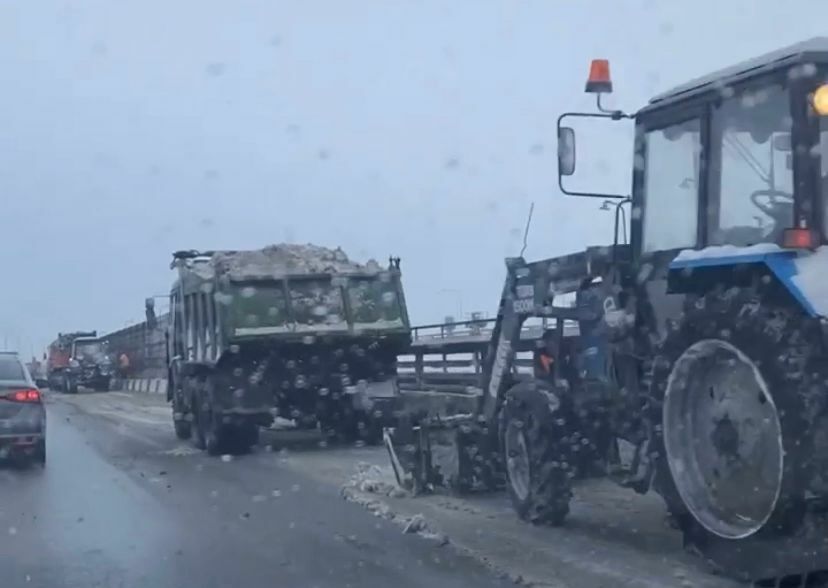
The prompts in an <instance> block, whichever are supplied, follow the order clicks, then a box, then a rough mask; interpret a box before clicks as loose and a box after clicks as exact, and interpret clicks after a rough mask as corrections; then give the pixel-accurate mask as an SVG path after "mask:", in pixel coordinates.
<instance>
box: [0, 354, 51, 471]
mask: <svg viewBox="0 0 828 588" xmlns="http://www.w3.org/2000/svg"><path fill="white" fill-rule="evenodd" d="M0 458H13V459H27V460H30V461H33V462H36V463H39V464H40V465H42V466H43V465H46V409H45V408H44V407H43V400H42V397H41V395H40V390H38V389H37V386H35V383H34V380H32V376H31V374H29V370H28V369H27V368H26V366H25V365H24V363H23V361H21V359H20V357H18V355H17V354H16V353H13V352H5V351H4V352H0Z"/></svg>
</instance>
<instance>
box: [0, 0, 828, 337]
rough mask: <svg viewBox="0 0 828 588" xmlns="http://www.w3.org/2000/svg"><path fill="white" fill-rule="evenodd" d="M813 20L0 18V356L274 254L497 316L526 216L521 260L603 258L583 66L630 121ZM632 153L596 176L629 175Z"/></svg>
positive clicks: (503, 15) (419, 3)
mask: <svg viewBox="0 0 828 588" xmlns="http://www.w3.org/2000/svg"><path fill="white" fill-rule="evenodd" d="M826 22H828V2H825V1H824V0H814V1H807V0H789V1H787V2H781V1H778V2H777V1H768V0H752V1H748V0H727V1H721V0H718V1H711V0H697V1H695V2H677V1H674V0H661V1H656V0H649V1H645V0H576V1H570V2H564V1H554V0H536V1H529V0H498V1H495V0H442V1H440V0H407V1H404V0H396V1H394V0H349V1H346V0H326V1H323V0H302V2H288V1H287V0H282V1H277V0H270V1H258V2H254V1H243V0H234V1H229V0H186V1H185V0H177V1H172V2H171V1H169V0H166V1H163V2H162V1H155V0H141V1H133V0H122V1H119V2H114V1H112V0H83V1H76V2H49V1H45V0H44V1H41V2H29V1H24V0H19V1H12V0H3V1H2V3H0V60H2V66H0V88H2V92H0V117H1V118H2V126H1V127H0V128H2V132H0V141H2V146H3V149H2V157H0V190H2V198H3V200H2V202H3V209H4V211H5V214H4V215H3V220H2V222H3V228H2V233H0V235H2V237H0V238H1V239H2V243H3V246H2V247H0V264H1V266H2V267H3V269H4V275H5V276H6V280H5V285H4V287H3V289H2V292H3V304H2V305H0V336H3V335H6V336H7V337H8V338H9V340H10V341H19V343H20V345H21V347H22V348H23V351H25V352H28V351H29V348H30V347H35V349H36V350H41V349H42V347H43V346H44V345H45V344H46V343H48V341H49V340H51V339H52V338H53V336H54V334H55V333H56V332H57V331H59V330H74V329H81V328H82V329H87V328H96V329H98V330H99V331H109V330H113V329H116V328H120V327H122V326H124V324H125V323H126V322H128V321H130V320H134V319H138V318H140V317H141V315H142V312H143V310H142V307H143V300H144V298H145V296H147V295H150V294H157V293H163V292H165V291H167V290H168V288H169V284H170V282H171V280H172V278H173V276H172V274H171V272H170V270H169V269H168V264H169V260H170V252H171V251H173V250H175V249H191V248H203V249H208V248H248V247H250V248H252V247H259V246H262V245H265V244H268V243H274V242H280V241H286V240H287V241H298V242H308V241H310V242H315V243H319V244H323V245H329V246H336V245H341V246H342V247H343V248H344V249H345V250H346V251H347V252H348V253H349V254H350V255H351V256H352V257H356V258H365V257H369V256H373V257H377V258H381V259H382V258H386V257H387V256H388V254H390V253H393V254H395V255H400V256H401V257H402V258H403V266H402V267H403V270H404V285H405V288H406V293H407V298H408V302H409V305H410V312H411V315H412V319H413V320H414V321H415V322H423V321H432V320H439V319H441V318H442V317H443V316H444V315H445V314H457V312H458V311H459V308H458V307H459V306H460V304H462V306H463V310H464V311H469V310H473V309H479V310H485V311H489V312H493V311H494V309H495V307H496V304H497V300H498V296H499V292H500V287H501V283H502V279H503V273H504V271H503V257H504V256H506V255H513V254H516V253H517V252H518V251H519V250H520V241H521V233H522V227H523V224H524V222H525V218H526V214H527V210H528V207H529V203H530V202H531V201H534V202H535V203H536V208H535V217H534V222H533V227H532V232H531V236H530V242H529V247H528V251H527V256H528V257H532V258H538V257H545V256H550V255H555V254H561V253H566V252H570V251H574V250H577V249H579V248H581V247H583V246H584V245H587V244H601V243H606V242H609V241H610V240H611V238H612V234H611V215H610V213H607V212H601V211H599V210H598V205H599V204H600V203H597V202H595V201H583V200H575V199H568V198H564V197H562V196H561V195H560V194H559V193H558V191H557V188H556V166H555V162H554V151H555V143H554V136H555V133H554V125H555V119H556V117H557V116H558V114H559V113H560V112H562V111H563V110H566V109H571V108H589V107H591V101H590V100H589V99H588V97H586V96H585V95H584V94H583V84H584V79H585V76H586V72H587V68H588V63H589V60H590V59H591V58H593V57H607V58H609V59H610V60H611V63H612V69H613V72H612V73H613V78H614V82H615V89H616V92H615V95H614V96H613V101H614V104H615V105H618V106H621V107H624V108H625V109H629V110H634V109H636V108H638V107H640V106H641V105H642V104H643V103H644V102H645V101H646V100H647V98H648V96H650V95H651V94H653V93H655V92H657V91H659V90H662V89H664V88H666V87H669V86H671V85H673V84H675V83H678V82H681V81H683V80H685V79H686V78H688V77H693V76H697V75H700V74H704V73H706V72H707V71H708V70H710V69H712V68H717V67H720V66H725V65H728V64H730V63H732V62H735V61H739V60H741V59H744V58H747V57H751V56H752V55H754V54H756V53H760V52H764V51H767V50H772V49H774V48H777V47H780V46H783V45H786V44H790V43H793V42H796V41H799V40H802V39H805V38H809V37H812V36H816V35H819V34H822V33H824V32H825V28H824V27H825V23H826ZM626 139H627V131H626V130H625V129H624V128H620V127H619V128H615V129H612V128H610V129H607V132H606V140H605V142H604V144H603V148H604V152H603V153H602V154H601V159H600V160H599V161H598V162H597V164H596V165H597V168H596V169H598V170H600V173H601V175H603V176H606V177H607V178H609V179H611V180H617V178H626V177H627V175H626V174H625V172H624V170H625V169H626V168H627V167H629V162H630V147H629V144H628V143H627V141H626ZM580 147H581V148H582V149H586V148H587V147H586V146H585V145H583V144H582V145H580ZM621 183H622V185H619V186H617V189H618V190H622V191H626V190H628V186H627V185H624V182H623V181H622V182H621Z"/></svg>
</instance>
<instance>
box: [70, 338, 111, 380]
mask: <svg viewBox="0 0 828 588" xmlns="http://www.w3.org/2000/svg"><path fill="white" fill-rule="evenodd" d="M66 375H67V376H68V378H67V379H68V382H69V388H68V389H67V390H66V391H73V392H74V391H77V388H78V386H83V387H84V388H91V389H93V390H97V391H99V392H103V391H106V390H109V388H110V387H111V384H112V378H113V377H115V365H114V364H113V362H112V358H111V357H110V355H109V353H108V344H107V342H106V341H103V340H101V339H98V338H95V337H78V338H76V339H75V340H74V341H72V354H71V357H70V359H69V368H68V370H67V371H66Z"/></svg>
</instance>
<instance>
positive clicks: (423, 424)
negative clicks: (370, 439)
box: [383, 414, 503, 495]
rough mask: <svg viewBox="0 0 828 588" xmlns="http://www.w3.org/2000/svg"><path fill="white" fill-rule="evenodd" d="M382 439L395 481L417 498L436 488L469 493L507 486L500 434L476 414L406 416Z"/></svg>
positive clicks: (385, 433)
mask: <svg viewBox="0 0 828 588" xmlns="http://www.w3.org/2000/svg"><path fill="white" fill-rule="evenodd" d="M383 441H384V443H385V448H386V450H387V451H388V456H389V458H390V460H391V466H392V468H393V469H394V475H395V477H396V479H397V483H398V484H399V485H400V486H401V487H403V488H405V489H406V490H408V491H410V492H412V493H413V494H415V495H416V494H423V493H429V492H433V491H435V490H436V489H438V488H444V489H448V490H450V491H452V492H455V493H467V492H472V491H484V490H494V489H496V488H499V487H502V486H503V474H502V472H503V468H502V465H501V462H502V459H501V457H500V451H499V444H498V440H497V433H496V432H493V431H490V430H489V428H488V427H486V426H485V424H483V423H481V422H479V421H478V420H477V419H476V418H475V417H473V416H472V415H468V414H461V415H454V416H450V417H425V418H422V419H419V420H415V419H413V418H411V417H410V416H403V417H401V418H400V419H399V421H398V423H397V426H395V427H392V428H386V429H385V430H384V431H383Z"/></svg>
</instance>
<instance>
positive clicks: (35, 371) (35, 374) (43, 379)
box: [26, 358, 49, 388]
mask: <svg viewBox="0 0 828 588" xmlns="http://www.w3.org/2000/svg"><path fill="white" fill-rule="evenodd" d="M26 367H27V368H28V370H29V374H30V375H31V376H32V379H33V380H34V382H35V384H36V385H37V387H38V388H48V387H49V379H48V377H47V375H46V366H45V365H44V364H43V363H41V362H40V361H38V360H37V358H32V361H30V362H29V363H28V364H26Z"/></svg>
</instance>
